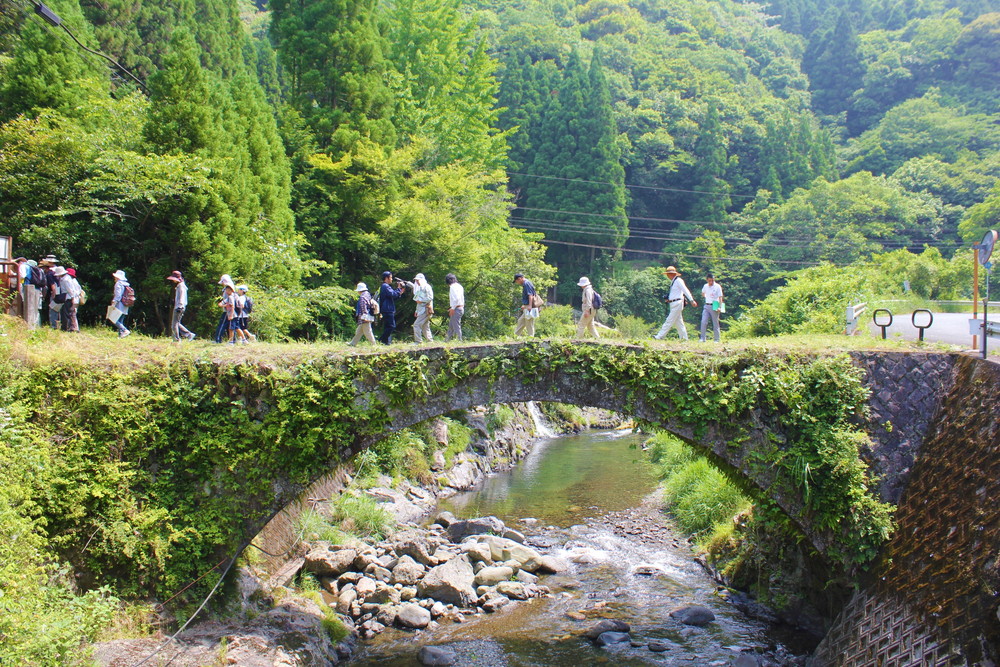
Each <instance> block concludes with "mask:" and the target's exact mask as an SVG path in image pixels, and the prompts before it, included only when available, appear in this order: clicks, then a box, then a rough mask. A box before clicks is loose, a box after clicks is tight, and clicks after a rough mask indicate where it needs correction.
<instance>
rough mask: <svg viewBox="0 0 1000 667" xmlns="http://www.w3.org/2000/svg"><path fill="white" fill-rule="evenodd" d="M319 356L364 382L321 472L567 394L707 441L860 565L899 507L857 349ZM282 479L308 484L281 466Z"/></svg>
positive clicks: (830, 550) (833, 556)
mask: <svg viewBox="0 0 1000 667" xmlns="http://www.w3.org/2000/svg"><path fill="white" fill-rule="evenodd" d="M313 363H319V364H320V365H322V364H323V363H330V364H336V363H340V364H341V366H342V368H341V370H340V373H342V374H346V375H347V376H348V377H350V379H351V383H350V388H349V389H348V388H347V387H343V386H339V391H340V392H341V393H342V394H343V395H345V396H346V395H348V394H353V396H351V400H352V417H351V418H350V419H349V420H348V422H349V423H342V424H341V429H340V433H341V435H340V438H339V441H340V443H341V448H340V450H339V451H338V452H337V453H336V456H335V457H334V459H333V460H331V461H329V465H328V466H326V467H325V469H322V470H320V469H318V468H317V469H316V471H315V473H314V475H316V476H318V475H320V474H322V473H323V472H325V471H326V470H329V469H331V468H332V467H334V465H335V464H337V463H339V462H343V461H346V460H348V459H349V458H350V457H351V456H353V455H355V454H357V453H359V452H361V451H363V450H365V449H366V448H368V447H370V446H372V445H373V444H375V443H376V442H378V441H379V440H381V439H382V438H384V437H385V435H386V434H387V433H392V432H395V431H399V430H401V429H404V428H407V427H410V426H413V425H415V424H418V423H420V422H423V421H426V420H428V419H431V418H434V417H437V416H440V415H443V414H446V413H448V412H452V411H455V410H459V409H464V408H469V407H473V406H476V405H486V404H492V403H516V402H527V401H555V402H562V403H570V404H575V405H581V406H591V407H598V408H604V409H607V410H612V411H615V412H619V413H622V414H626V415H629V416H631V417H634V418H636V419H637V420H639V422H640V423H641V424H645V425H648V426H651V427H655V428H658V429H663V430H666V431H669V432H670V433H673V434H674V435H676V436H678V437H680V438H681V439H683V440H684V441H686V442H688V443H690V444H692V445H694V446H695V447H696V448H698V449H699V450H700V451H702V452H703V453H704V454H706V455H708V456H709V457H710V458H711V459H712V460H714V461H715V462H716V463H717V465H719V467H720V468H721V469H722V470H724V471H725V472H727V473H728V474H729V476H730V477H731V478H733V479H734V480H735V481H737V482H738V483H739V484H740V485H741V486H742V487H743V488H744V489H746V490H747V491H749V492H750V493H751V494H752V495H753V496H754V497H756V498H758V499H761V500H763V501H764V502H766V503H768V504H770V505H772V506H773V507H776V508H778V509H779V510H780V511H781V512H783V513H784V514H785V515H787V516H788V517H789V518H790V520H791V521H792V522H793V523H794V525H796V526H797V527H798V529H799V530H800V531H801V532H802V534H803V535H805V537H806V538H807V539H808V541H809V542H810V543H811V544H812V546H813V547H814V548H815V549H816V550H817V551H818V552H819V553H821V554H823V555H825V556H827V557H828V558H829V559H830V560H831V562H833V563H834V564H837V565H841V566H844V567H852V566H854V565H857V564H858V563H859V562H861V561H863V560H864V559H865V558H871V557H872V556H873V555H874V551H875V550H877V545H878V544H879V543H880V542H881V541H882V540H884V539H885V537H887V526H888V511H889V510H888V508H887V507H886V506H883V505H881V504H880V503H879V501H878V500H877V499H876V498H875V497H874V495H873V494H872V493H866V492H865V489H866V488H867V484H868V480H867V477H866V468H865V466H864V464H863V463H862V462H861V461H860V459H859V458H858V451H857V446H856V445H857V441H858V439H861V438H863V437H864V434H863V431H861V429H860V428H859V427H858V425H857V423H855V422H853V421H852V419H853V418H854V416H855V415H856V414H859V413H860V412H861V411H862V410H863V404H864V401H865V398H866V391H865V388H864V386H863V384H862V380H861V375H862V374H861V372H860V370H859V369H858V368H857V367H856V366H855V365H853V364H852V362H851V360H850V359H848V358H847V357H845V356H840V357H813V358H807V357H798V356H794V355H775V354H768V353H765V352H763V351H762V350H758V351H753V352H744V353H738V354H732V353H731V354H728V355H717V354H693V353H689V352H677V351H669V350H664V349H660V348H650V347H643V346H636V345H616V344H606V343H583V342H580V341H572V342H571V341H563V342H552V341H538V342H535V341H532V342H509V343H501V344H490V345H466V346H459V347H443V346H442V347H421V348H409V349H405V350H399V349H393V348H390V349H389V350H387V351H385V350H378V351H375V352H369V353H367V354H365V353H362V354H358V355H356V356H353V357H349V358H346V359H342V360H340V361H339V362H335V361H334V360H332V359H331V360H326V361H325V362H313ZM300 370H301V369H300ZM307 375H308V374H307ZM333 375H337V373H336V372H333ZM323 378H324V374H323V373H320V374H319V375H317V376H316V379H315V380H314V381H312V382H307V384H309V385H310V388H309V393H313V394H316V395H322V394H323V393H324V392H328V391H330V389H329V385H328V384H327V385H325V384H324V382H325V380H324V379H323ZM296 381H301V373H300V374H299V376H298V377H297V379H296ZM848 431H849V432H850V436H849V437H848V438H847V440H850V439H851V438H855V447H854V450H853V451H850V452H841V453H840V454H838V455H836V456H833V457H828V458H824V454H823V453H822V452H821V451H819V450H821V449H822V448H823V447H824V446H828V447H829V446H830V445H831V443H839V446H842V445H843V442H844V440H845V438H844V434H845V433H846V432H848ZM838 438H839V440H838ZM800 468H801V469H804V470H806V472H805V473H799V472H798V469H800ZM275 472H277V473H278V477H279V478H280V471H275ZM276 487H281V488H285V489H287V490H288V491H293V490H295V489H296V488H298V487H296V485H294V484H293V485H291V486H288V485H286V484H284V482H283V481H281V480H280V479H279V480H276ZM817 497H819V498H821V499H822V501H821V502H817V500H816V498H817ZM290 500H291V499H290V498H289V497H288V495H287V493H285V494H280V495H279V496H276V497H275V498H274V503H273V504H271V505H270V507H269V514H270V515H273V513H275V512H278V511H280V510H281V509H282V508H283V507H284V505H285V504H286V503H287V502H288V501H290ZM254 527H259V525H257V524H254V525H248V526H247V531H248V534H252V533H251V532H250V531H252V530H253V529H254ZM879 531H882V532H879Z"/></svg>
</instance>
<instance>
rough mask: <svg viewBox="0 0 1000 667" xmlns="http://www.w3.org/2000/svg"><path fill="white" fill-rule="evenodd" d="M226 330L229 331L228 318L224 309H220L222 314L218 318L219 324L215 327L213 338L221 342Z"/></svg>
mask: <svg viewBox="0 0 1000 667" xmlns="http://www.w3.org/2000/svg"><path fill="white" fill-rule="evenodd" d="M227 331H229V320H228V319H227V317H226V311H225V310H223V311H222V316H221V317H220V318H219V326H217V327H215V337H214V338H213V340H214V341H215V342H216V343H221V342H222V336H223V334H225V333H226V332H227Z"/></svg>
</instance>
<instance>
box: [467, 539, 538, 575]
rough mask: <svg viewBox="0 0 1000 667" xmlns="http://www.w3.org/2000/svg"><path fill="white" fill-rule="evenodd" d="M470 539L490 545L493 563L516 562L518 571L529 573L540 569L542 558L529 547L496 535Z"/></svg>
mask: <svg viewBox="0 0 1000 667" xmlns="http://www.w3.org/2000/svg"><path fill="white" fill-rule="evenodd" d="M471 539H474V540H475V541H477V542H481V543H485V544H488V545H490V556H491V557H492V558H493V560H494V561H497V562H504V561H509V560H512V561H516V562H517V564H518V567H519V568H520V569H522V570H527V571H529V572H535V571H537V570H540V569H541V568H542V563H543V562H544V557H543V556H542V555H541V554H540V553H538V552H537V551H535V550H534V549H532V548H531V547H529V546H525V545H523V544H519V543H517V542H515V541H514V540H509V539H507V538H506V537H498V536H497V535H479V536H477V537H474V538H471Z"/></svg>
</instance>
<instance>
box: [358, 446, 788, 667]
mask: <svg viewBox="0 0 1000 667" xmlns="http://www.w3.org/2000/svg"><path fill="white" fill-rule="evenodd" d="M644 439H645V436H641V435H637V434H632V433H631V432H629V431H602V432H589V433H586V434H583V435H577V436H561V437H555V438H551V439H549V440H546V441H543V442H540V443H538V444H536V445H535V447H534V449H533V450H532V452H531V454H530V455H529V456H528V457H527V458H526V459H525V460H524V461H523V462H521V463H520V464H519V465H518V466H517V467H516V468H514V469H513V470H511V471H510V472H507V473H502V474H498V475H495V476H492V477H490V478H489V479H487V480H486V482H485V484H484V485H483V486H482V488H481V489H479V490H477V491H474V492H469V493H463V494H459V495H457V496H454V497H452V498H450V499H448V500H447V501H444V502H442V504H441V507H440V509H442V510H449V511H451V512H453V513H454V514H455V515H456V516H458V517H460V518H469V517H475V516H486V515H491V514H492V515H495V516H497V517H499V518H500V519H502V520H503V521H504V522H505V523H507V525H509V526H513V527H515V528H517V529H518V530H521V531H523V532H525V533H526V534H527V535H529V539H528V543H529V544H532V545H534V546H538V547H551V553H552V554H553V555H556V556H560V557H562V558H563V559H565V560H575V561H577V562H576V563H575V564H574V565H573V569H572V570H571V571H570V572H568V573H565V574H559V575H553V576H549V577H542V579H541V581H540V582H539V583H541V584H544V585H546V586H548V587H549V588H550V589H551V590H552V593H553V596H552V597H551V598H539V599H534V600H529V601H527V602H519V603H515V604H511V605H509V606H508V607H506V608H504V609H503V610H501V611H499V612H497V613H495V614H483V615H480V616H473V617H468V618H466V620H465V622H463V623H459V624H456V623H444V624H442V625H441V626H439V627H438V628H435V629H432V630H426V631H423V632H420V633H417V634H413V633H409V632H404V631H401V630H394V629H392V630H389V631H387V632H385V633H383V634H381V635H379V636H378V637H377V638H375V639H374V640H372V641H370V642H367V643H366V644H365V646H364V647H363V648H362V650H361V651H360V652H359V654H358V659H357V661H356V662H355V663H354V664H357V665H416V664H419V663H418V662H417V660H416V654H417V652H418V651H419V649H420V647H421V646H423V645H424V644H435V645H437V644H450V645H452V648H456V649H458V652H459V654H460V656H462V658H463V662H461V663H460V664H465V665H491V666H492V665H511V666H512V667H529V666H530V667H536V666H537V667H563V666H566V667H570V666H572V667H580V666H582V665H599V664H606V665H729V664H731V663H732V661H733V660H734V659H735V658H736V657H738V656H739V655H740V653H741V652H751V651H757V652H764V651H767V652H768V653H769V654H771V655H773V654H774V651H775V648H776V647H779V646H780V647H782V648H779V649H778V652H779V653H782V654H783V653H784V648H783V647H784V646H786V645H789V644H792V645H793V650H794V651H795V652H802V651H804V650H805V648H806V647H805V646H804V645H798V646H794V645H795V644H796V643H797V637H796V636H795V634H794V633H789V631H788V630H787V629H781V628H775V627H771V626H769V625H767V624H765V623H761V622H758V621H755V620H752V619H749V618H747V617H746V616H744V615H743V614H742V613H741V612H739V611H738V610H736V609H735V608H733V607H732V606H731V605H729V604H728V603H727V602H725V601H724V600H723V599H721V598H720V597H718V596H717V595H716V593H715V591H716V585H715V582H714V581H713V580H712V579H711V578H710V577H709V576H708V575H707V574H706V572H705V571H704V570H703V569H702V568H701V566H699V565H698V564H697V563H696V562H695V561H694V560H693V553H692V551H691V548H690V546H689V545H688V544H687V542H686V541H684V540H683V539H682V538H681V537H680V536H679V535H676V534H674V533H673V532H672V531H671V530H670V528H669V527H668V526H667V525H666V522H664V521H663V519H662V516H661V514H660V513H659V511H658V504H657V503H656V502H655V499H653V498H650V494H652V493H653V492H654V490H655V488H656V484H657V480H656V476H655V472H654V470H653V467H652V466H651V465H650V464H649V463H648V462H647V459H646V456H645V454H643V452H641V451H640V449H639V447H640V445H641V443H642V441H643V440H644ZM689 604H700V605H705V606H707V607H709V608H710V609H712V611H713V612H714V613H715V615H716V620H715V622H713V623H710V624H709V625H708V626H706V627H701V628H699V627H689V626H684V625H682V624H680V623H678V622H676V621H674V620H673V619H671V618H670V616H669V613H670V611H671V610H673V609H675V608H677V607H680V606H683V605H689ZM574 617H575V618H574ZM601 618H617V619H621V620H624V621H627V622H628V623H629V624H631V627H632V631H631V635H632V644H628V643H625V644H617V645H614V646H612V647H609V648H604V649H601V648H596V647H595V646H594V645H593V644H591V643H590V642H589V641H586V640H584V639H582V638H581V637H580V634H581V633H582V632H583V631H584V630H586V629H587V628H589V627H590V626H592V625H593V624H595V623H596V622H597V620H599V619H601ZM651 640H657V641H660V642H662V643H663V644H665V645H666V646H667V650H666V651H663V652H652V651H650V650H649V648H647V647H646V645H647V644H648V643H649V642H650V641H651Z"/></svg>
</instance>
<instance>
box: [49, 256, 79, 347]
mask: <svg viewBox="0 0 1000 667" xmlns="http://www.w3.org/2000/svg"><path fill="white" fill-rule="evenodd" d="M52 273H53V274H54V275H55V277H56V280H57V285H56V286H57V290H58V291H57V293H56V296H55V301H56V303H58V304H61V305H62V308H61V312H60V317H61V318H62V321H63V322H64V323H65V325H66V331H73V332H76V333H80V324H79V323H78V322H77V319H76V304H77V301H76V300H75V299H74V295H75V287H74V282H75V281H74V280H73V276H71V275H70V273H69V271H67V270H66V269H65V268H64V267H62V266H57V267H55V268H54V269H52ZM76 286H77V287H78V286H79V285H78V284H77V285H76Z"/></svg>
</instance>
